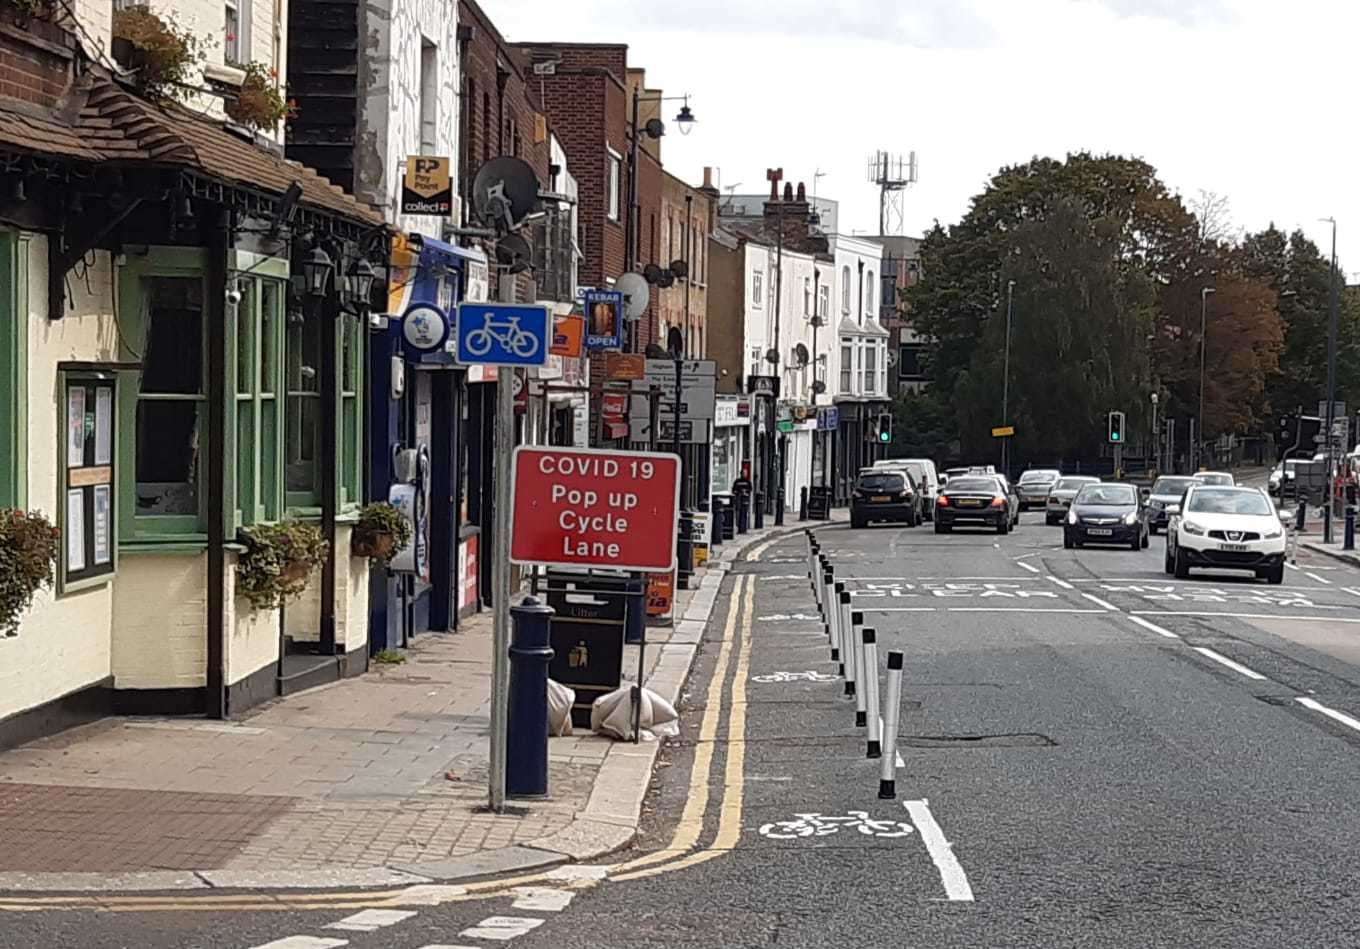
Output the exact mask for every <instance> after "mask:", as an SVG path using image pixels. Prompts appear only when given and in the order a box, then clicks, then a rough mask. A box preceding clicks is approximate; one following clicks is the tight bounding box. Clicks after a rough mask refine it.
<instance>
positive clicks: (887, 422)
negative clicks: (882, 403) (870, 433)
mask: <svg viewBox="0 0 1360 949" xmlns="http://www.w3.org/2000/svg"><path fill="white" fill-rule="evenodd" d="M891 441H892V416H891V415H880V416H879V417H878V443H879V444H880V445H887V444H889V443H890V442H891Z"/></svg>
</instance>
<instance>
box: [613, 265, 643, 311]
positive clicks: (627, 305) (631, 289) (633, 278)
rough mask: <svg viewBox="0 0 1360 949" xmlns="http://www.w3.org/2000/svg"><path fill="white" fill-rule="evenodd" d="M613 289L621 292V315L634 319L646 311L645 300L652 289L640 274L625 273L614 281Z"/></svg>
mask: <svg viewBox="0 0 1360 949" xmlns="http://www.w3.org/2000/svg"><path fill="white" fill-rule="evenodd" d="M614 289H615V290H617V291H619V293H622V294H623V315H624V317H625V318H626V319H629V320H636V319H638V318H639V317H641V316H642V314H643V313H646V312H647V301H648V300H650V299H651V296H652V290H651V288H650V287H649V286H647V280H646V278H645V277H643V276H642V274H637V273H626V274H624V275H623V276H622V277H620V278H619V279H618V280H615V281H614Z"/></svg>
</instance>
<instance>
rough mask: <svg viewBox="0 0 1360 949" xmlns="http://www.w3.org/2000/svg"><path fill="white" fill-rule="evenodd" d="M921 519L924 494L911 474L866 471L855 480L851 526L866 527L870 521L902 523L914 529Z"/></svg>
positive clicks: (878, 470)
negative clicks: (922, 495)
mask: <svg viewBox="0 0 1360 949" xmlns="http://www.w3.org/2000/svg"><path fill="white" fill-rule="evenodd" d="M921 517H922V512H921V492H920V491H919V490H918V489H917V487H916V485H915V483H914V482H913V481H912V477H911V474H910V473H909V472H907V471H905V470H894V469H891V468H888V469H884V468H865V469H864V470H863V471H861V472H860V473H859V477H858V478H856V479H855V490H854V493H853V494H852V495H851V496H850V526H851V527H864V526H865V525H866V524H868V523H869V522H871V521H902V522H905V523H906V525H907V526H908V527H915V526H916V525H917V524H919V523H921Z"/></svg>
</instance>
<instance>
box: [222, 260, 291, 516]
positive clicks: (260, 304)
mask: <svg viewBox="0 0 1360 949" xmlns="http://www.w3.org/2000/svg"><path fill="white" fill-rule="evenodd" d="M288 277H289V264H288V261H287V260H285V259H283V258H278V257H263V256H261V255H258V254H252V253H249V252H247V251H234V252H232V253H231V255H230V256H229V258H228V263H227V280H228V282H229V283H233V282H235V283H236V284H237V287H238V289H240V290H242V293H241V303H239V304H237V305H236V307H235V308H234V309H235V311H236V314H235V315H236V318H235V319H234V320H230V319H229V320H228V325H229V335H228V340H227V342H228V344H229V345H228V349H227V352H228V361H229V365H228V367H227V378H228V380H230V384H229V386H228V395H227V397H228V399H229V400H230V401H231V406H232V413H231V415H230V419H231V421H230V424H229V425H228V428H227V439H228V444H227V448H228V455H227V457H228V458H230V459H231V463H230V464H229V465H227V471H226V490H227V497H228V498H229V499H230V506H229V507H228V510H229V512H230V513H231V517H232V524H233V525H234V528H239V527H246V526H250V525H252V524H268V523H273V522H276V521H279V520H282V519H283V517H284V516H285V515H286V514H287V503H286V501H287V497H286V494H285V491H284V479H283V470H284V469H283V464H284V445H285V426H286V423H287V416H286V409H285V408H284V405H285V403H286V401H287V396H286V391H285V388H284V383H285V381H286V380H285V378H284V370H285V361H284V343H285V327H286V324H287V314H288ZM242 281H248V282H249V284H250V285H251V286H252V288H253V290H252V292H251V293H249V294H248V293H246V292H245V288H244V287H242V286H241V282H242ZM266 284H269V285H272V286H273V288H274V294H275V302H274V307H273V309H274V312H273V313H272V314H269V313H268V312H267V308H266V303H265V292H264V291H265V286H266ZM247 300H251V301H253V304H254V312H253V314H250V317H249V319H250V323H249V333H250V336H249V339H248V344H247V345H246V346H245V347H244V352H243V347H242V345H241V342H242V339H241V335H242V334H241V329H242V319H243V317H242V313H241V307H242V306H244V305H245V303H246V301H247ZM270 320H272V322H273V326H272V328H271V327H269V326H268V325H267V324H268V322H269V321H270ZM266 339H270V340H272V343H273V345H272V349H271V350H269V351H271V352H272V354H273V360H272V366H267V365H265V364H264V355H265V352H266V350H265V348H264V346H263V343H264V342H265V340H266ZM243 359H244V360H245V361H247V363H248V365H249V368H250V382H249V386H248V387H247V390H246V391H245V392H242V391H241V364H242V361H243ZM271 370H272V372H271ZM267 376H270V377H272V378H271V381H272V383H273V389H272V391H266V389H265V388H264V382H265V379H266V377H267ZM271 405H272V410H273V417H274V421H273V433H272V437H271V438H269V439H268V440H266V434H265V428H266V426H265V425H264V424H263V423H264V420H265V418H266V415H267V412H268V410H269V407H270V406H271ZM243 412H249V413H250V444H248V445H243V444H242V440H241V420H242V413H243ZM271 442H272V444H270V443H271ZM267 452H270V453H272V464H269V463H268V461H269V457H268V455H267ZM243 467H244V468H246V469H248V470H249V472H250V483H249V484H244V483H243V480H242V478H241V472H242V468H243ZM271 497H272V502H271V500H270V499H271ZM247 506H248V509H247Z"/></svg>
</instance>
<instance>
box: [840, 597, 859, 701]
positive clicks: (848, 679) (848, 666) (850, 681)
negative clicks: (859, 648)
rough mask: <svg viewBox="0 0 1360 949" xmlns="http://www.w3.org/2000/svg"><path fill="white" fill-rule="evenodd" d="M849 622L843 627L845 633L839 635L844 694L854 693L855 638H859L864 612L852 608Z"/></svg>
mask: <svg viewBox="0 0 1360 949" xmlns="http://www.w3.org/2000/svg"><path fill="white" fill-rule="evenodd" d="M849 619H850V622H849V624H848V625H846V627H845V635H844V636H842V637H841V667H840V672H841V677H842V678H844V679H845V694H846V695H854V694H855V647H854V645H853V643H854V641H855V640H856V639H859V628H860V625H861V624H862V623H863V622H864V614H863V613H861V612H860V611H859V610H854V611H853V612H851V614H850V617H849Z"/></svg>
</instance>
